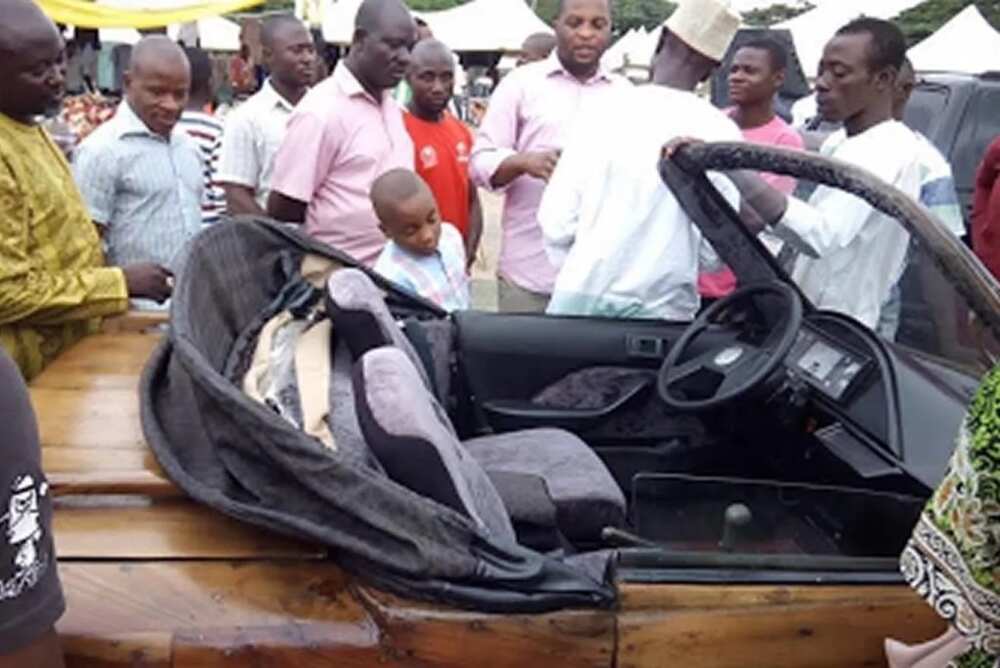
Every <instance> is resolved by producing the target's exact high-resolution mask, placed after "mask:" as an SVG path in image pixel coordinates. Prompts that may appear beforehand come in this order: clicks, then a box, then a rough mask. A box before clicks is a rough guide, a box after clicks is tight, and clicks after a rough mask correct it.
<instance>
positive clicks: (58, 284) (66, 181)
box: [0, 0, 170, 379]
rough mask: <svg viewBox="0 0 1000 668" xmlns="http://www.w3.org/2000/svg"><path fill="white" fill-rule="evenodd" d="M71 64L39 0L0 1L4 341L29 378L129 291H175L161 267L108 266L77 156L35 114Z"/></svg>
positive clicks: (0, 326) (121, 303) (119, 306)
mask: <svg viewBox="0 0 1000 668" xmlns="http://www.w3.org/2000/svg"><path fill="white" fill-rule="evenodd" d="M65 70H66V65H65V60H64V54H63V42H62V38H61V37H60V36H59V33H58V31H57V30H56V27H55V25H54V24H53V23H52V21H50V20H49V19H48V18H47V17H46V16H45V15H44V14H42V12H41V10H39V9H38V7H37V6H36V5H35V4H34V3H33V2H31V0H4V2H2V3H0V82H2V86H3V94H2V95H0V346H2V347H3V348H4V349H6V350H7V352H8V353H10V355H11V357H13V358H14V361H15V362H16V363H17V365H18V367H19V368H20V369H21V373H22V374H24V376H25V378H29V379H30V378H31V377H33V376H35V375H36V374H37V373H38V372H39V371H41V370H42V368H43V367H44V366H45V364H47V363H48V362H50V361H51V360H52V359H53V358H54V357H55V356H56V355H57V354H58V353H59V352H60V351H61V350H63V349H65V348H66V347H67V346H69V345H71V344H72V343H74V342H76V341H77V340H79V339H80V338H81V337H83V336H85V335H87V334H89V333H92V332H94V331H95V330H96V329H97V327H98V326H99V323H100V318H101V317H102V316H107V315H112V314H116V313H121V312H123V311H125V310H126V309H127V308H128V298H129V296H134V297H146V298H149V299H155V300H157V301H161V302H162V301H163V300H165V299H167V298H168V297H169V296H170V273H169V272H168V271H167V270H166V269H164V268H162V267H160V266H157V265H154V264H148V263H145V264H136V265H130V266H127V267H121V268H119V267H106V266H105V265H104V257H103V253H102V251H101V241H100V237H99V236H98V233H97V229H96V227H95V226H94V224H93V222H92V221H91V220H90V216H89V215H88V213H87V209H86V207H85V206H84V204H83V200H82V199H81V197H80V193H79V191H78V190H77V188H76V185H75V184H74V182H73V177H72V174H71V172H70V169H69V165H68V164H67V163H66V160H65V158H63V155H62V153H61V152H60V151H59V149H58V148H57V147H56V145H55V144H54V143H53V142H52V139H51V138H50V137H49V135H48V134H47V133H46V132H45V130H44V129H42V128H41V127H39V125H38V124H37V122H36V121H37V118H38V116H40V115H41V114H44V113H45V112H46V111H48V110H50V109H52V108H53V107H54V106H57V105H58V103H59V101H60V99H61V97H62V94H63V84H64V79H65Z"/></svg>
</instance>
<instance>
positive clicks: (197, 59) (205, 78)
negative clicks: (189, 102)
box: [184, 46, 212, 94]
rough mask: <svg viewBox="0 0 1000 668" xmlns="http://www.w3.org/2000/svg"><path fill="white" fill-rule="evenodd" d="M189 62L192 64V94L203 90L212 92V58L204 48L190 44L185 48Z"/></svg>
mask: <svg viewBox="0 0 1000 668" xmlns="http://www.w3.org/2000/svg"><path fill="white" fill-rule="evenodd" d="M184 55H186V56H187V59H188V63H189V64H190V65H191V87H190V92H191V93H192V94H194V93H199V92H201V91H208V92H211V91H210V90H208V89H209V84H210V82H211V81H212V59H211V58H209V57H208V54H207V53H205V51H204V50H203V49H199V48H198V47H196V46H189V47H186V48H185V49H184Z"/></svg>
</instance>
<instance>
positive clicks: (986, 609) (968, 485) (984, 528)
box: [900, 367, 1000, 668]
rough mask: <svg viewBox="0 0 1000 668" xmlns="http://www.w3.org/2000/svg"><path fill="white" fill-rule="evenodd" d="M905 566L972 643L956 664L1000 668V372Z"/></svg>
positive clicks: (976, 404)
mask: <svg viewBox="0 0 1000 668" xmlns="http://www.w3.org/2000/svg"><path fill="white" fill-rule="evenodd" d="M900 566H901V570H902V572H903V576H904V577H905V578H906V580H907V582H908V583H909V584H910V586H912V587H913V588H914V589H915V590H916V591H917V593H919V594H920V595H921V596H923V597H924V598H925V599H926V600H927V602H928V603H929V604H930V605H931V606H932V607H933V608H934V610H935V611H936V612H937V613H938V614H940V615H941V616H942V617H944V618H945V619H946V620H947V621H948V622H949V623H950V624H951V625H952V626H953V627H954V628H955V629H957V630H958V632H959V633H961V634H962V635H964V636H965V637H966V638H968V639H969V641H970V642H971V643H972V646H973V649H971V650H970V651H969V652H967V653H966V654H965V655H963V656H962V657H961V658H959V659H958V660H957V661H956V662H954V663H953V665H954V666H956V667H957V668H981V667H982V668H985V667H987V666H988V667H994V666H998V665H1000V664H998V662H997V657H998V656H1000V367H997V368H996V369H994V370H993V371H992V372H990V374H988V375H987V376H986V380H985V381H984V382H983V385H982V387H980V388H979V391H978V392H977V394H976V396H975V398H974V399H973V400H972V404H971V405H970V406H969V413H968V415H967V416H966V418H965V422H964V423H963V426H962V429H961V431H960V433H959V435H958V441H957V443H956V446H955V452H954V454H953V455H952V458H951V463H950V464H949V467H948V472H947V473H946V474H945V477H944V479H943V480H942V481H941V484H940V485H939V486H938V488H937V490H936V491H935V492H934V495H933V496H932V497H931V499H930V501H929V502H928V503H927V507H926V508H925V509H924V513H923V515H922V516H921V518H920V520H919V522H918V523H917V526H916V527H915V528H914V530H913V535H912V537H911V538H910V542H909V543H908V544H907V546H906V549H905V550H904V552H903V555H902V558H901V562H900Z"/></svg>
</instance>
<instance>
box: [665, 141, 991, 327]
mask: <svg viewBox="0 0 1000 668" xmlns="http://www.w3.org/2000/svg"><path fill="white" fill-rule="evenodd" d="M659 169H660V176H661V178H662V179H663V181H664V183H665V184H666V185H667V187H668V188H670V190H671V191H672V192H673V193H674V195H675V196H676V197H677V200H678V202H680V204H681V206H682V208H683V209H684V211H685V212H686V213H687V214H688V216H689V217H690V218H691V220H692V221H693V222H694V224H695V225H697V226H698V228H699V229H700V230H701V232H702V234H703V235H704V236H705V238H706V239H707V240H708V241H709V242H711V243H712V245H713V246H714V247H715V250H716V252H717V253H718V254H719V256H720V257H721V258H722V260H723V261H724V262H725V263H726V264H727V265H728V266H729V267H730V268H731V269H732V270H733V272H734V273H735V274H736V276H738V277H739V278H740V280H741V281H743V282H745V283H746V284H750V283H756V282H759V281H765V280H775V279H778V280H781V281H784V282H785V283H787V284H789V285H791V286H792V287H793V288H795V289H796V290H797V291H798V292H799V294H800V295H801V296H802V298H803V301H804V303H805V304H806V307H807V310H810V311H815V310H816V307H815V306H814V305H813V304H812V303H811V302H810V301H809V299H808V298H807V297H806V296H805V295H804V294H803V293H802V291H801V290H800V289H799V288H798V286H797V284H796V283H795V281H794V280H792V279H791V277H790V276H788V274H787V273H786V272H785V271H784V270H783V269H782V268H781V267H780V266H779V265H778V263H777V261H776V260H775V258H774V257H773V256H772V255H771V254H770V253H769V252H768V251H767V249H766V248H764V246H763V244H762V243H761V242H760V241H759V240H758V239H757V238H756V237H755V236H754V235H753V234H752V233H751V232H750V230H748V229H747V228H746V226H745V225H744V224H743V223H742V221H741V220H740V216H739V214H738V213H737V212H736V211H734V210H733V208H732V206H730V205H729V203H728V202H727V201H726V200H725V198H723V197H722V195H721V193H719V191H718V190H717V189H716V188H715V187H714V186H713V185H712V183H711V181H710V180H709V179H708V177H707V174H706V172H708V171H719V172H721V173H725V172H726V171H731V170H738V169H746V170H753V171H760V172H770V173H773V174H780V175H783V176H791V177H794V178H796V179H805V180H809V181H812V182H815V183H816V184H819V185H826V186H829V187H831V188H838V189H841V190H844V191H847V192H849V193H851V194H853V195H856V196H858V197H860V198H861V199H863V200H865V201H866V202H867V203H868V204H870V205H871V206H872V207H874V208H875V209H877V210H878V211H880V212H882V213H884V214H886V215H888V216H892V217H893V218H895V219H896V220H897V221H898V222H899V223H900V224H902V225H903V226H904V227H905V228H906V230H907V232H909V233H910V234H911V235H913V236H914V237H916V238H917V239H919V240H920V242H921V243H922V245H923V247H924V249H925V250H926V252H927V253H928V254H929V255H930V256H931V257H932V258H933V260H934V262H935V264H936V266H937V267H938V269H939V270H941V271H942V272H943V274H944V275H945V276H946V277H947V279H948V280H949V282H950V284H951V287H952V288H953V289H954V290H955V291H956V292H957V293H958V294H959V295H960V296H961V297H962V298H963V299H964V300H965V301H966V302H967V304H968V306H969V307H970V308H971V309H972V311H973V312H974V313H975V314H976V316H977V317H978V318H979V320H980V322H981V323H982V324H983V326H984V327H986V328H987V329H988V330H990V331H991V332H992V334H993V335H994V337H996V338H997V339H998V340H1000V285H998V284H997V282H996V281H995V279H994V278H993V277H992V276H991V275H990V273H989V272H988V270H987V269H986V268H985V267H984V266H983V264H982V263H981V262H980V261H979V259H978V258H976V257H975V255H973V254H972V253H971V252H970V251H969V250H968V248H966V247H965V245H964V244H962V242H961V241H960V240H959V239H956V238H955V237H954V236H953V235H952V234H951V233H949V232H948V231H947V230H945V229H944V228H943V226H942V225H940V224H939V223H937V222H936V221H934V220H933V218H932V216H931V214H930V212H928V211H927V210H926V209H925V208H924V207H923V206H921V205H920V204H919V203H917V202H914V201H913V200H912V199H910V198H909V197H907V196H906V195H905V194H904V193H903V192H902V191H900V190H899V189H897V188H895V187H893V186H891V185H889V184H887V183H885V182H884V181H882V180H881V179H879V178H878V177H876V176H875V175H873V174H871V173H870V172H868V171H867V170H865V169H863V168H860V167H856V166H854V165H850V164H848V163H846V162H843V161H841V160H836V159H834V158H827V157H824V156H821V155H818V154H814V153H806V152H803V151H797V150H792V149H784V148H776V147H770V146H760V145H756V144H748V143H744V142H717V143H705V144H691V145H688V146H685V147H683V148H681V149H679V150H678V151H675V152H674V154H673V155H672V157H670V158H666V159H663V160H661V161H660V167H659Z"/></svg>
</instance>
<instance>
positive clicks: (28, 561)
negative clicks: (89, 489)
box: [0, 348, 66, 654]
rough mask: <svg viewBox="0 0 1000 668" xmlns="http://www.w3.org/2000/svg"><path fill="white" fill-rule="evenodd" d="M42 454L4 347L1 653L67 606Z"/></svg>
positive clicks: (0, 380) (26, 640) (0, 390)
mask: <svg viewBox="0 0 1000 668" xmlns="http://www.w3.org/2000/svg"><path fill="white" fill-rule="evenodd" d="M41 459H42V453H41V448H40V446H39V443H38V425H37V422H36V420H35V412H34V411H33V410H32V408H31V402H30V400H29V398H28V390H27V388H26V387H25V385H24V380H23V379H22V378H21V373H20V371H18V369H17V366H16V365H15V364H14V362H13V360H11V358H10V357H9V356H8V355H7V353H6V352H5V351H4V350H3V349H2V348H0V654H7V653H10V652H13V651H15V650H17V649H20V648H22V647H24V646H26V645H28V644H30V643H32V642H33V641H34V640H36V639H37V638H38V637H39V636H40V635H41V634H42V633H44V632H45V631H47V630H48V629H50V628H51V627H52V625H53V624H55V622H56V620H57V619H59V617H60V616H61V615H62V613H63V611H64V610H65V607H66V604H65V602H64V601H63V594H62V587H61V586H60V585H59V575H58V573H57V572H56V559H55V550H54V549H53V545H52V494H51V493H50V492H49V489H48V482H46V480H45V476H44V475H43V474H42V466H41Z"/></svg>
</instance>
